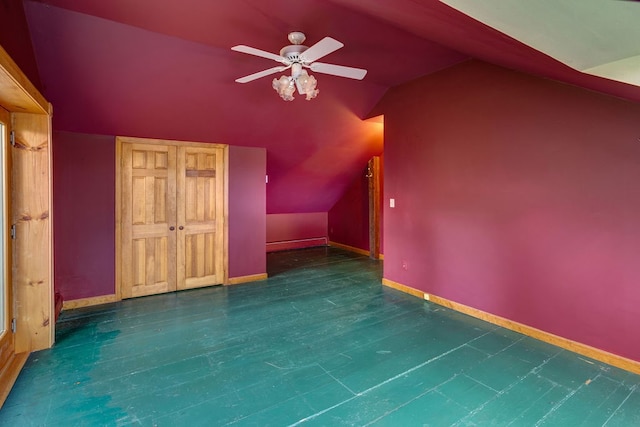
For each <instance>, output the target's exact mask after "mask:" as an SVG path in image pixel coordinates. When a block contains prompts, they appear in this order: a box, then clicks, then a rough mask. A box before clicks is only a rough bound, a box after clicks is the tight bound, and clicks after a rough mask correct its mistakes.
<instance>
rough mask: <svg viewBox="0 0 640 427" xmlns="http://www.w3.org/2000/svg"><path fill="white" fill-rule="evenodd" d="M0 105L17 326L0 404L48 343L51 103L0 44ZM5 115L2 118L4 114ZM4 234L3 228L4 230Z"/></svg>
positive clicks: (51, 316) (0, 375)
mask: <svg viewBox="0 0 640 427" xmlns="http://www.w3.org/2000/svg"><path fill="white" fill-rule="evenodd" d="M0 106H1V107H3V109H4V110H6V111H8V112H9V114H10V127H11V128H12V130H13V131H14V132H15V144H11V147H8V149H7V151H8V152H7V162H9V167H10V170H11V187H10V188H9V189H8V192H9V193H10V195H9V198H10V209H11V210H10V211H9V212H10V213H9V215H8V216H7V225H8V226H9V225H16V229H17V238H16V239H15V240H11V244H10V245H9V246H10V249H9V250H10V251H11V264H10V265H8V269H9V270H10V273H11V276H10V279H11V282H10V283H9V286H11V288H12V291H13V294H12V295H11V301H9V303H10V304H15V305H14V310H15V311H14V313H13V315H14V319H16V325H17V330H16V332H15V334H12V335H13V351H12V352H11V354H9V355H8V357H7V358H5V359H4V365H5V366H0V406H1V405H2V403H3V401H4V398H5V397H6V395H7V394H8V392H9V390H10V389H11V386H12V385H13V383H14V381H15V379H16V377H17V376H18V373H19V372H20V370H21V369H22V366H23V365H24V363H25V361H26V360H27V357H28V355H29V353H30V352H31V351H36V350H42V349H45V348H49V347H51V346H52V345H53V342H54V337H55V311H54V303H53V301H54V298H53V294H54V292H53V277H54V275H53V245H52V242H53V218H52V212H51V207H52V194H53V191H52V187H53V185H52V182H53V180H52V167H51V159H52V156H51V149H52V146H51V115H52V107H51V104H49V103H48V102H47V100H46V99H45V98H44V97H43V96H42V94H41V93H40V92H39V91H38V90H37V89H36V87H35V86H34V85H33V84H32V83H31V82H30V81H29V79H28V78H27V77H26V75H25V74H24V73H23V72H22V71H21V70H20V67H18V65H17V64H16V63H15V62H14V61H13V60H12V59H11V57H10V56H9V54H8V53H7V52H6V51H5V50H4V49H3V48H2V47H0ZM4 120H6V118H4ZM6 233H7V235H9V230H8V229H7V230H6Z"/></svg>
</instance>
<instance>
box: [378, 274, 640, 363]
mask: <svg viewBox="0 0 640 427" xmlns="http://www.w3.org/2000/svg"><path fill="white" fill-rule="evenodd" d="M382 284H383V285H384V286H387V287H390V288H393V289H396V290H399V291H402V292H405V293H407V294H409V295H413V296H415V297H418V298H422V299H424V300H426V301H430V302H432V303H435V304H438V305H441V306H443V307H447V308H450V309H452V310H455V311H458V312H460V313H464V314H467V315H469V316H472V317H475V318H477V319H481V320H484V321H485V322H489V323H493V324H494V325H498V326H501V327H503V328H506V329H510V330H512V331H515V332H519V333H521V334H523V335H527V336H529V337H532V338H535V339H538V340H540V341H544V342H546V343H549V344H553V345H555V346H557V347H560V348H563V349H565V350H569V351H572V352H574V353H577V354H581V355H583V356H586V357H590V358H591V359H595V360H597V361H600V362H603V363H606V364H608V365H611V366H615V367H616V368H620V369H624V370H625V371H629V372H633V373H634V374H639V375H640V362H638V361H636V360H632V359H628V358H626V357H623V356H619V355H617V354H613V353H609V352H608V351H605V350H601V349H599V348H595V347H591V346H590V345H587V344H583V343H580V342H577V341H573V340H570V339H568V338H564V337H561V336H558V335H554V334H552V333H550V332H545V331H543V330H540V329H537V328H534V327H532V326H528V325H525V324H522V323H519V322H515V321H513V320H509V319H506V318H504V317H500V316H496V315H495V314H491V313H487V312H486V311H482V310H478V309H477V308H473V307H469V306H467V305H464V304H460V303H458V302H455V301H451V300H448V299H446V298H442V297H439V296H437V295H433V294H428V293H425V292H423V291H420V290H418V289H414V288H412V287H410V286H406V285H403V284H401V283H398V282H394V281H392V280H389V279H384V278H383V279H382Z"/></svg>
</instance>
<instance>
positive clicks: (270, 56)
mask: <svg viewBox="0 0 640 427" xmlns="http://www.w3.org/2000/svg"><path fill="white" fill-rule="evenodd" d="M231 50H235V51H236V52H242V53H248V54H249V55H255V56H261V57H263V58H267V59H273V60H274V61H278V62H283V61H284V59H285V58H283V57H282V56H280V55H276V54H275V53H271V52H267V51H265V50H260V49H256V48H255V47H250V46H245V45H243V44H241V45H238V46H234V47H232V48H231Z"/></svg>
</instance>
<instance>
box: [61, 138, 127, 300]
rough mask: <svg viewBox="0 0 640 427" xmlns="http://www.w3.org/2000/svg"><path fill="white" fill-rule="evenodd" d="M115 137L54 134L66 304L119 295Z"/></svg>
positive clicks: (63, 290) (62, 273) (62, 276)
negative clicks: (117, 277)
mask: <svg viewBox="0 0 640 427" xmlns="http://www.w3.org/2000/svg"><path fill="white" fill-rule="evenodd" d="M114 147H115V146H114V138H113V137H112V136H100V135H83V134H76V133H69V132H54V134H53V225H54V232H53V244H54V274H55V281H54V284H55V289H56V291H57V292H60V293H61V294H62V296H63V298H64V299H65V300H72V299H78V298H86V297H93V296H98V295H109V294H113V293H114V292H115V288H114V283H115V252H114V250H115V249H114V248H115V216H114V213H115V161H116V160H115V149H114Z"/></svg>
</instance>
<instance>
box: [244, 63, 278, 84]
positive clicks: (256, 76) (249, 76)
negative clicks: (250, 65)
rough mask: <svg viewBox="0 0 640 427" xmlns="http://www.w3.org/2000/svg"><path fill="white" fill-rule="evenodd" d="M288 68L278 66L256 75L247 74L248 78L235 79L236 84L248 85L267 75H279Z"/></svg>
mask: <svg viewBox="0 0 640 427" xmlns="http://www.w3.org/2000/svg"><path fill="white" fill-rule="evenodd" d="M287 68H289V67H285V66H284V65H280V66H279V67H273V68H269V69H268V70H263V71H259V72H257V73H253V74H249V75H248V76H244V77H240V78H239V79H236V82H238V83H248V82H250V81H253V80H256V79H259V78H260V77H264V76H268V75H269V74H275V73H279V72H280V71H284V70H286V69H287Z"/></svg>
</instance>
